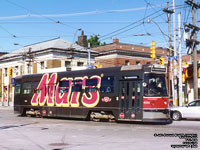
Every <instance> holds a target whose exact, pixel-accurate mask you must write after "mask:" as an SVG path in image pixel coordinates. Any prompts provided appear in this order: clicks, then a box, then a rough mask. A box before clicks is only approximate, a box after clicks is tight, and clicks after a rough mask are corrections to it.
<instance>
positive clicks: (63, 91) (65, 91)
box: [59, 88, 69, 93]
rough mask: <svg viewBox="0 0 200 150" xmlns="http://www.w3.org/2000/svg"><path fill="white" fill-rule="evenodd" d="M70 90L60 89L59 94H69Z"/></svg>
mask: <svg viewBox="0 0 200 150" xmlns="http://www.w3.org/2000/svg"><path fill="white" fill-rule="evenodd" d="M68 91H69V89H67V88H59V93H67V92H68Z"/></svg>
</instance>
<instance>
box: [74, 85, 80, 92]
mask: <svg viewBox="0 0 200 150" xmlns="http://www.w3.org/2000/svg"><path fill="white" fill-rule="evenodd" d="M81 91H82V84H74V85H73V86H72V92H81Z"/></svg>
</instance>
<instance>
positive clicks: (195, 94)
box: [192, 0, 198, 99]
mask: <svg viewBox="0 0 200 150" xmlns="http://www.w3.org/2000/svg"><path fill="white" fill-rule="evenodd" d="M193 3H195V0H193ZM195 14H196V8H195V7H194V5H193V6H192V24H193V26H195V25H196V17H195ZM193 40H194V41H196V31H195V32H194V35H193ZM193 57H194V63H193V77H194V99H197V98H198V77H197V48H196V44H195V43H194V47H193Z"/></svg>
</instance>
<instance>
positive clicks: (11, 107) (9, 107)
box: [0, 105, 14, 110]
mask: <svg viewBox="0 0 200 150" xmlns="http://www.w3.org/2000/svg"><path fill="white" fill-rule="evenodd" d="M0 109H1V110H13V109H14V107H13V106H2V105H0Z"/></svg>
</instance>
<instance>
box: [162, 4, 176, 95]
mask: <svg viewBox="0 0 200 150" xmlns="http://www.w3.org/2000/svg"><path fill="white" fill-rule="evenodd" d="M163 11H164V12H166V13H167V19H168V21H167V22H168V37H169V56H170V75H169V77H168V78H169V91H170V97H171V96H172V97H174V77H173V68H172V54H173V52H172V38H171V14H173V13H174V11H173V10H170V9H169V2H167V8H164V9H163Z"/></svg>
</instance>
